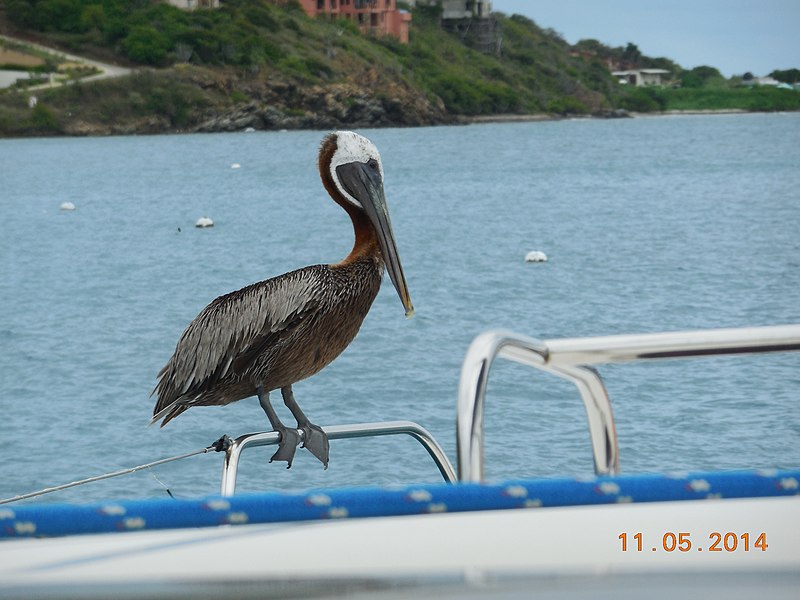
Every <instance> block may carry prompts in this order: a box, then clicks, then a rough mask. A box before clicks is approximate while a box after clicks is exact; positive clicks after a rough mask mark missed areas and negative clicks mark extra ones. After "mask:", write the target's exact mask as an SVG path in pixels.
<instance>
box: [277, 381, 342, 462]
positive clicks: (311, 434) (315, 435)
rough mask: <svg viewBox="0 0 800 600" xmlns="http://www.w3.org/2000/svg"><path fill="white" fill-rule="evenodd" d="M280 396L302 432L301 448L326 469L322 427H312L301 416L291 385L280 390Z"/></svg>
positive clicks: (328, 446) (326, 455)
mask: <svg viewBox="0 0 800 600" xmlns="http://www.w3.org/2000/svg"><path fill="white" fill-rule="evenodd" d="M281 396H283V403H284V404H285V405H286V406H287V408H288V409H289V410H290V411H292V414H293V415H294V418H295V419H297V428H298V429H302V430H303V434H304V435H305V441H304V442H303V446H302V447H303V448H308V451H309V452H311V454H313V455H314V456H316V457H317V458H318V459H319V461H320V462H321V463H322V464H323V465H324V466H325V468H326V469H327V468H328V450H329V449H330V443H329V442H328V434H326V433H325V432H324V431H323V430H322V427H320V426H319V425H314V424H313V423H312V422H311V421H309V420H308V417H306V416H305V414H303V411H302V410H300V407H299V406H298V405H297V402H295V400H294V394H293V393H292V386H291V385H287V386H286V387H282V388H281Z"/></svg>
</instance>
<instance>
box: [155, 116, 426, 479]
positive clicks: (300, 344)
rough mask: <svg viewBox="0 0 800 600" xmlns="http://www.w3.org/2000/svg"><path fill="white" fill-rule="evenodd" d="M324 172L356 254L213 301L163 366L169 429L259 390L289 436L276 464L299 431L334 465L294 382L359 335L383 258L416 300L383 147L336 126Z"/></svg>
mask: <svg viewBox="0 0 800 600" xmlns="http://www.w3.org/2000/svg"><path fill="white" fill-rule="evenodd" d="M319 172H320V176H321V177H322V183H323V185H324V186H325V189H326V190H327V191H328V193H329V194H330V196H331V197H332V198H333V200H334V201H336V203H337V204H339V205H340V206H341V207H342V208H344V210H345V211H346V212H347V214H348V215H350V219H351V220H352V222H353V230H354V232H355V244H354V245H353V249H352V250H351V251H350V254H348V255H347V257H346V258H345V259H344V260H342V261H341V262H339V263H337V264H334V265H315V266H311V267H305V268H303V269H298V270H296V271H292V272H290V273H285V274H283V275H279V276H277V277H273V278H272V279H267V280H266V281H260V282H258V283H254V284H252V285H249V286H247V287H244V288H242V289H240V290H238V291H236V292H231V293H230V294H226V295H224V296H220V297H219V298H217V299H216V300H214V301H213V302H211V304H209V305H208V306H206V307H205V308H204V309H203V310H202V311H201V312H200V314H199V315H197V317H195V319H194V321H192V322H191V323H190V324H189V326H188V327H187V328H186V330H185V331H184V332H183V335H182V336H181V338H180V341H178V345H177V347H176V348H175V353H174V354H173V355H172V357H171V358H170V359H169V361H168V362H167V364H166V365H165V366H164V368H163V369H161V371H160V372H159V374H158V383H157V384H156V388H155V389H154V390H153V393H155V394H157V402H156V405H155V408H154V409H153V420H152V421H151V423H156V422H158V421H159V420H161V419H163V421H162V422H161V426H162V427H163V426H164V425H166V424H167V423H168V422H169V421H170V420H172V419H174V418H175V417H177V416H178V415H179V414H181V413H182V412H183V411H185V410H187V409H188V408H191V407H193V406H209V405H220V404H223V405H224V404H229V403H231V402H236V401H237V400H242V399H243V398H247V397H249V396H254V395H255V396H258V400H259V402H260V404H261V407H262V408H263V409H264V412H265V413H266V414H267V418H268V419H269V422H270V423H271V425H272V428H273V429H274V430H275V431H278V432H279V433H280V434H281V439H280V442H279V446H278V451H277V452H276V453H275V455H274V456H273V457H272V458H271V459H270V462H272V461H273V460H278V461H286V462H287V463H288V466H287V468H288V467H291V466H292V459H293V458H294V453H295V448H296V446H297V444H298V443H299V441H300V436H299V434H298V431H297V429H300V430H302V432H303V437H304V446H305V447H306V448H308V449H309V450H310V451H311V453H312V454H314V456H316V457H317V458H318V459H319V460H320V461H322V463H323V464H324V465H325V467H326V468H327V466H328V437H327V436H326V435H325V432H324V431H323V430H322V428H320V427H319V426H317V425H314V424H312V423H311V422H309V420H308V418H307V417H306V416H305V415H304V414H303V411H301V410H300V407H299V406H298V405H297V403H296V402H295V400H294V396H293V394H292V384H293V383H295V382H296V381H300V380H301V379H305V378H306V377H310V376H311V375H313V374H314V373H316V372H317V371H319V370H320V369H322V368H323V367H325V366H326V365H327V364H328V363H330V362H331V361H332V360H333V359H334V358H336V357H337V356H338V355H339V354H340V353H341V352H342V351H343V350H344V349H345V348H346V347H347V345H348V344H349V343H350V342H351V341H352V340H353V338H354V337H355V336H356V333H358V329H359V327H360V326H361V322H362V321H363V320H364V317H365V316H366V314H367V312H368V311H369V308H370V306H371V305H372V301H373V300H374V299H375V296H376V295H377V294H378V288H379V287H380V283H381V278H382V276H383V270H384V265H385V267H386V269H387V270H388V271H389V277H390V278H391V280H392V283H393V284H394V287H395V289H396V290H397V293H398V294H399V296H400V300H401V301H402V303H403V307H404V308H405V312H406V316H407V317H410V316H411V315H412V314H413V312H414V308H413V307H412V305H411V298H410V296H409V293H408V287H407V286H406V281H405V277H404V275H403V268H402V266H401V264H400V259H399V257H398V254H397V247H396V245H395V241H394V235H393V233H392V226H391V223H390V221H389V212H388V210H387V207H386V198H385V196H384V192H383V166H382V164H381V158H380V155H379V154H378V149H377V148H376V147H375V145H374V144H373V143H372V142H370V141H369V140H368V139H366V138H364V137H362V136H360V135H358V134H356V133H353V132H350V131H339V132H336V133H331V134H329V135H328V136H326V137H325V138H324V139H323V140H322V145H321V147H320V152H319ZM276 389H280V390H281V396H282V397H283V401H284V403H285V404H286V406H287V407H288V408H289V410H290V411H291V412H292V414H293V415H294V417H295V419H297V429H294V428H289V427H286V426H285V425H284V424H283V423H281V421H280V419H279V418H278V415H277V414H276V412H275V410H274V409H273V407H272V405H271V404H270V401H269V393H270V391H272V390H276Z"/></svg>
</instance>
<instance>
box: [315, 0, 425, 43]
mask: <svg viewBox="0 0 800 600" xmlns="http://www.w3.org/2000/svg"><path fill="white" fill-rule="evenodd" d="M300 6H302V7H303V10H304V11H306V14H307V15H308V16H309V17H314V18H316V17H317V16H319V15H325V16H328V17H329V18H344V19H350V20H351V21H353V22H354V23H355V24H356V25H358V28H359V29H360V30H361V31H362V32H364V33H374V34H376V35H388V36H391V37H394V38H397V39H398V40H400V43H402V44H407V43H408V28H409V24H410V23H411V13H409V12H408V11H405V10H399V9H398V8H397V4H396V0H300Z"/></svg>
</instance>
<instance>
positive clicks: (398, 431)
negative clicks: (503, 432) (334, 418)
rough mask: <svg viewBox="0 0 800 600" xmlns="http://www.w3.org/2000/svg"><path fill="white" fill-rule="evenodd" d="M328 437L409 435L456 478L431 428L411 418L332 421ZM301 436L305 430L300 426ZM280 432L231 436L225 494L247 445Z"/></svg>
mask: <svg viewBox="0 0 800 600" xmlns="http://www.w3.org/2000/svg"><path fill="white" fill-rule="evenodd" d="M323 429H324V430H325V433H327V434H328V439H331V440H337V439H352V438H363V437H376V436H385V435H410V436H411V437H413V438H414V439H415V440H417V441H418V442H419V443H420V444H422V446H423V447H424V448H425V450H427V451H428V454H430V456H431V458H432V459H433V462H434V463H435V464H436V467H437V468H438V469H439V472H440V473H441V474H442V478H443V479H444V480H445V481H447V482H449V483H454V482H455V481H456V472H455V469H453V465H452V464H450V461H449V460H448V459H447V455H446V454H445V453H444V450H442V447H441V446H440V445H439V444H438V443H437V442H436V440H435V439H434V438H433V436H432V435H431V434H430V432H429V431H428V430H427V429H425V428H424V427H422V426H421V425H418V424H416V423H414V422H412V421H386V422H383V423H356V424H351V425H332V426H329V427H323ZM298 432H299V434H300V439H301V440H302V439H303V431H302V430H300V429H298ZM279 440H280V434H279V433H278V432H277V431H269V432H263V433H248V434H245V435H242V436H239V437H238V438H236V439H235V440H232V441H231V443H230V445H229V446H228V448H227V449H226V450H225V461H224V463H223V466H222V485H221V488H220V493H221V494H222V495H223V496H233V494H234V492H235V491H236V476H237V473H238V469H239V459H240V457H241V454H242V452H244V451H245V450H246V449H247V448H250V447H256V446H269V445H273V444H277V443H278V441H279Z"/></svg>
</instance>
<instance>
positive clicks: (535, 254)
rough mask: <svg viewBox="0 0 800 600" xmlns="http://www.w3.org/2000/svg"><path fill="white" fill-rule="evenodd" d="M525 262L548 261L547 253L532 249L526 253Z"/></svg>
mask: <svg viewBox="0 0 800 600" xmlns="http://www.w3.org/2000/svg"><path fill="white" fill-rule="evenodd" d="M525 262H547V254H545V253H544V252H542V251H541V250H531V251H530V252H528V253H527V254H526V255H525Z"/></svg>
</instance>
